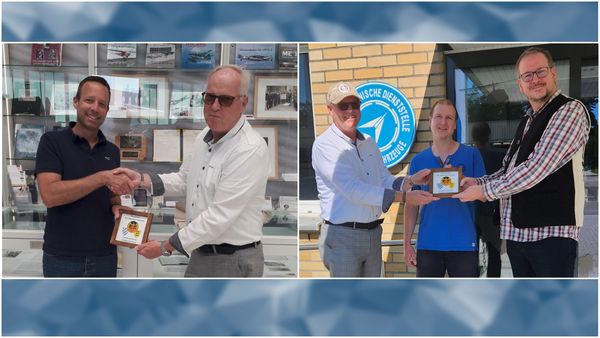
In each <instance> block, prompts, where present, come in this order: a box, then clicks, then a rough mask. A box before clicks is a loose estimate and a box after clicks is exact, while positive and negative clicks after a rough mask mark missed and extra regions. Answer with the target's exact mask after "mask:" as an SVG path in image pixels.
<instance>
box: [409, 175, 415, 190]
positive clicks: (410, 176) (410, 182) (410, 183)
mask: <svg viewBox="0 0 600 338" xmlns="http://www.w3.org/2000/svg"><path fill="white" fill-rule="evenodd" d="M408 185H409V186H410V187H411V188H412V187H413V185H415V183H414V182H413V180H412V175H409V176H408Z"/></svg>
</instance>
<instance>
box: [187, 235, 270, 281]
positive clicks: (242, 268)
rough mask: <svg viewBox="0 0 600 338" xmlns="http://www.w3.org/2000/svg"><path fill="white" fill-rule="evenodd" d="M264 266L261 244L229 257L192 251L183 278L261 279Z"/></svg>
mask: <svg viewBox="0 0 600 338" xmlns="http://www.w3.org/2000/svg"><path fill="white" fill-rule="evenodd" d="M264 264H265V256H264V254H263V247H262V243H261V244H259V245H258V246H257V247H256V248H248V249H243V250H238V251H236V252H234V253H232V254H231V255H224V254H214V253H204V252H200V251H198V250H194V251H193V252H192V255H191V256H190V262H189V264H188V267H187V269H186V270H185V274H184V276H185V277H262V275H263V269H264Z"/></svg>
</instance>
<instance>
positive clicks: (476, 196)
mask: <svg viewBox="0 0 600 338" xmlns="http://www.w3.org/2000/svg"><path fill="white" fill-rule="evenodd" d="M452 198H458V199H459V200H460V201H461V202H471V201H475V200H479V201H482V202H487V200H486V199H485V196H484V195H483V187H482V186H480V185H472V186H470V187H468V188H467V189H465V190H463V192H461V193H459V194H456V195H453V196H452Z"/></svg>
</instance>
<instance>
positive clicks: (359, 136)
mask: <svg viewBox="0 0 600 338" xmlns="http://www.w3.org/2000/svg"><path fill="white" fill-rule="evenodd" d="M331 130H332V131H333V133H334V134H336V135H337V136H339V137H341V138H342V139H343V140H344V141H346V142H348V143H354V142H353V141H352V139H351V138H349V137H348V136H346V134H344V133H342V131H341V130H340V129H339V128H338V127H337V126H336V125H335V123H332V124H331ZM356 140H357V141H364V140H365V135H363V134H362V133H361V132H360V131H358V129H357V130H356Z"/></svg>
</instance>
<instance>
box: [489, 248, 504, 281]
mask: <svg viewBox="0 0 600 338" xmlns="http://www.w3.org/2000/svg"><path fill="white" fill-rule="evenodd" d="M485 244H486V246H487V250H488V254H487V260H488V262H487V263H488V266H487V277H500V270H501V269H502V261H501V260H500V250H498V249H497V248H496V247H495V246H494V245H493V244H492V242H486V243H485Z"/></svg>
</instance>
